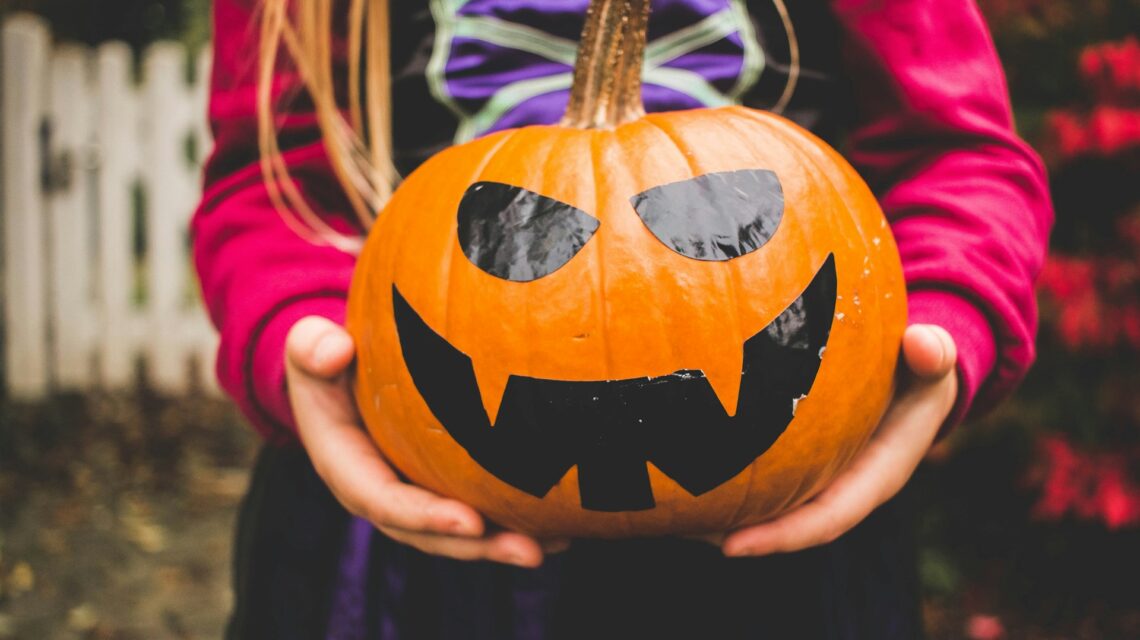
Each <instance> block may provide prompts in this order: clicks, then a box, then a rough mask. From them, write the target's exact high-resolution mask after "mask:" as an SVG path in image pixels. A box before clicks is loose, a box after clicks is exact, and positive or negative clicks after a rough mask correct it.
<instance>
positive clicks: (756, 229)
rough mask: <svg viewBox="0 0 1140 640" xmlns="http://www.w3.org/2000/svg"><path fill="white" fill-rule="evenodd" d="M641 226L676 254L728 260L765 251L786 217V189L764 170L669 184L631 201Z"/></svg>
mask: <svg viewBox="0 0 1140 640" xmlns="http://www.w3.org/2000/svg"><path fill="white" fill-rule="evenodd" d="M630 202H631V203H632V204H633V208H634V209H636V210H637V215H638V216H640V217H641V221H642V222H644V223H645V226H646V227H648V228H649V230H650V231H651V232H653V235H655V236H657V239H658V240H660V241H661V242H663V243H665V246H667V247H669V248H670V249H672V250H673V251H676V252H677V253H679V254H681V255H683V256H686V257H689V258H694V259H697V260H731V259H732V258H739V257H740V256H743V255H746V254H749V253H751V252H753V251H755V250H757V249H759V248H760V247H762V246H764V244H765V243H767V242H768V240H770V239H771V238H772V234H774V233H776V227H778V226H779V225H780V220H781V219H782V218H783V217H784V189H783V187H782V186H780V179H779V178H778V177H776V174H775V173H773V172H772V171H768V170H767V169H748V170H743V171H724V172H720V173H707V174H705V175H702V176H697V177H695V178H690V179H689V180H682V181H681V182H672V183H669V184H664V185H661V186H659V187H654V188H652V189H649V190H648V191H644V192H642V193H639V194H638V195H636V196H634V197H632V198H630Z"/></svg>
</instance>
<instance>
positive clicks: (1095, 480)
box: [1030, 435, 1140, 529]
mask: <svg viewBox="0 0 1140 640" xmlns="http://www.w3.org/2000/svg"><path fill="white" fill-rule="evenodd" d="M1135 453H1136V452H1133V454H1132V455H1126V454H1122V453H1118V452H1112V453H1086V452H1080V451H1077V450H1076V449H1074V448H1073V446H1072V445H1071V444H1070V443H1069V442H1068V441H1066V440H1065V439H1064V438H1063V437H1062V436H1058V435H1052V436H1046V437H1043V438H1042V439H1041V440H1040V442H1039V443H1038V465H1037V469H1036V472H1035V473H1034V474H1033V475H1032V476H1031V477H1030V480H1031V481H1034V482H1035V483H1039V484H1040V486H1041V497H1040V498H1039V499H1038V501H1037V504H1036V505H1035V506H1034V508H1033V513H1034V515H1035V516H1037V517H1038V518H1042V519H1046V520H1058V519H1060V518H1062V517H1064V516H1065V515H1066V514H1068V513H1070V512H1071V513H1073V514H1074V515H1076V516H1077V517H1078V518H1081V519H1083V520H1093V519H1096V520H1100V521H1102V522H1103V523H1104V524H1105V526H1107V527H1108V528H1109V529H1120V528H1123V527H1131V526H1135V525H1137V524H1140V485H1138V484H1137V483H1136V482H1134V481H1133V479H1132V477H1131V476H1130V473H1129V466H1130V462H1136V461H1140V456H1137V455H1135Z"/></svg>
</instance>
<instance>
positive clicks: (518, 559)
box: [506, 553, 530, 568]
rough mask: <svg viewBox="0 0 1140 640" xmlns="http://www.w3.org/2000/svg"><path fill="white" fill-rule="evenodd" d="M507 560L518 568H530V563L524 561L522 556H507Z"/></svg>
mask: <svg viewBox="0 0 1140 640" xmlns="http://www.w3.org/2000/svg"><path fill="white" fill-rule="evenodd" d="M506 560H507V562H508V563H509V564H513V565H515V566H518V567H523V568H526V567H529V566H530V563H529V562H527V561H526V560H525V559H523V557H522V556H520V555H518V554H516V553H511V554H507V558H506Z"/></svg>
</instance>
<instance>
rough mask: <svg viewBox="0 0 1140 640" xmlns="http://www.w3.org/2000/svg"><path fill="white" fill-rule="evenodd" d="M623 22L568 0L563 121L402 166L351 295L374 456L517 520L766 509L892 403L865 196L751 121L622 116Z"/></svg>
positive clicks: (626, 99) (827, 156) (852, 446)
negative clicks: (583, 17)
mask: <svg viewBox="0 0 1140 640" xmlns="http://www.w3.org/2000/svg"><path fill="white" fill-rule="evenodd" d="M647 16H648V1H647V0H594V2H592V3H591V8H590V10H589V14H588V18H587V26H586V30H585V33H584V35H583V39H582V44H581V49H580V51H579V59H578V63H577V67H576V69H575V79H574V88H573V90H572V95H571V99H570V104H569V107H568V110H567V115H566V117H565V118H564V120H563V122H562V123H561V124H559V125H557V126H530V127H525V128H521V129H516V130H510V131H503V132H499V133H495V134H492V135H489V136H486V137H484V138H481V139H477V140H475V141H472V142H470V143H467V144H463V145H459V146H455V147H452V148H450V149H447V150H445V151H443V152H441V153H439V154H437V155H436V156H434V157H433V158H431V159H429V160H428V161H427V162H426V163H424V164H423V165H422V166H421V167H420V168H419V169H417V170H416V171H415V172H414V173H413V174H412V175H410V176H409V177H408V178H407V180H405V181H404V183H403V184H402V185H401V186H400V187H399V189H397V191H396V192H395V194H394V195H393V197H392V198H391V200H390V202H389V203H388V205H387V206H386V207H385V209H384V210H383V211H382V212H381V214H380V216H379V218H378V220H377V223H376V224H375V226H374V227H373V228H372V230H371V232H370V234H369V237H368V238H367V241H366V243H365V246H364V249H363V251H362V253H361V255H360V258H359V262H358V266H357V269H356V273H355V276H354V280H353V285H352V289H351V293H350V299H349V308H348V327H349V330H350V332H351V334H352V335H353V337H354V339H355V340H356V344H357V349H358V360H357V367H356V378H355V385H356V386H355V393H356V398H357V402H358V405H359V409H360V413H361V416H362V417H363V420H364V422H365V424H366V425H367V428H368V430H369V432H370V433H371V435H372V437H373V438H374V440H375V442H376V444H377V446H378V447H379V449H380V450H381V452H382V453H383V454H384V455H385V456H386V457H387V458H388V459H389V460H390V461H391V462H392V463H393V464H394V465H395V466H396V467H397V468H398V469H399V470H400V471H401V472H402V473H403V474H404V475H405V476H406V477H407V478H408V479H409V480H410V481H411V482H414V483H416V484H418V485H421V486H423V487H426V488H428V489H430V490H433V491H436V492H438V493H440V494H443V495H446V496H451V497H454V498H457V499H459V500H462V501H464V502H466V503H468V504H471V505H472V506H474V507H475V508H476V509H477V510H479V511H480V512H482V513H483V514H485V515H486V516H487V517H488V518H490V519H491V520H492V521H494V522H497V523H499V524H501V525H503V526H505V527H508V528H511V529H516V530H519V531H523V532H527V533H531V534H534V535H538V536H599V537H623V536H638V535H659V534H688V533H700V532H713V531H726V530H731V529H734V528H738V527H740V526H743V525H747V524H751V523H755V522H759V521H762V520H765V519H768V518H772V517H774V516H776V515H778V514H780V513H782V512H784V511H786V510H788V509H790V508H792V507H795V506H796V505H799V504H801V503H803V502H804V501H806V500H807V499H809V498H810V497H811V496H812V495H813V494H815V493H817V492H818V491H819V490H820V489H822V488H823V487H824V486H826V485H827V483H828V482H829V481H831V480H832V479H833V478H834V477H835V476H836V474H838V473H839V472H840V471H842V470H843V468H844V467H845V465H846V464H847V463H848V462H849V461H850V460H851V459H852V458H853V456H855V454H856V453H857V452H858V451H859V450H860V448H861V447H863V446H864V444H865V443H866V441H867V440H868V438H869V437H870V435H871V433H872V432H873V431H874V429H875V427H876V425H877V423H878V421H879V419H880V417H881V416H882V414H883V412H884V411H885V408H886V406H887V404H888V402H889V400H890V397H891V395H892V392H893V380H894V373H895V366H896V362H897V359H898V352H899V346H900V342H901V338H902V333H903V329H904V327H905V323H906V311H905V309H906V304H905V291H904V285H903V276H902V269H901V266H900V262H899V256H898V252H897V249H896V247H895V244H894V240H893V238H892V236H891V233H890V229H889V228H888V227H887V223H886V220H885V219H884V217H883V214H882V212H881V210H880V208H879V206H878V204H877V203H876V200H875V198H874V196H873V195H872V193H871V191H870V190H869V189H868V187H867V186H866V184H864V182H863V181H862V180H861V179H860V178H859V176H858V175H857V174H856V172H855V171H854V170H853V169H852V167H851V166H850V165H848V163H847V162H845V161H844V160H843V158H841V157H840V155H839V154H838V153H836V152H835V151H834V150H832V149H831V148H829V147H828V146H827V145H826V144H825V143H824V142H822V141H820V140H819V139H817V138H815V137H814V136H812V135H811V134H810V133H808V132H806V131H804V130H803V129H801V128H800V127H798V126H796V125H795V124H793V123H791V122H790V121H788V120H785V119H783V118H781V117H779V116H777V115H773V114H771V113H765V112H759V111H755V110H750V109H747V108H743V107H737V106H734V107H727V108H717V109H698V110H691V111H682V112H670V113H655V114H650V115H646V114H645V112H644V109H643V108H642V106H641V99H640V84H639V70H640V68H641V58H642V49H643V48H644V43H645V25H646V22H647Z"/></svg>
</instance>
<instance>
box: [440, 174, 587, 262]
mask: <svg viewBox="0 0 1140 640" xmlns="http://www.w3.org/2000/svg"><path fill="white" fill-rule="evenodd" d="M458 217H459V246H460V247H462V249H463V253H464V255H466V256H467V259H468V260H470V261H471V263H472V264H474V265H475V266H477V267H479V268H480V269H482V270H483V271H485V272H487V273H489V274H491V275H493V276H495V277H497V278H502V279H504V280H512V281H514V282H530V281H531V280H537V279H539V278H541V277H543V276H546V275H550V274H551V273H553V272H554V271H555V270H557V269H559V268H560V267H562V266H563V265H564V264H566V263H567V262H569V261H570V259H571V258H573V257H574V256H575V255H576V254H577V253H578V252H579V251H580V250H581V249H582V247H583V246H584V245H585V244H586V242H587V241H589V239H590V237H591V236H593V235H594V232H595V231H597V230H598V220H597V218H594V217H593V216H591V215H589V214H587V213H586V212H585V211H582V210H581V209H577V208H575V207H572V206H570V205H568V204H566V203H564V202H559V201H558V200H555V199H554V198H548V197H546V196H543V195H539V194H537V193H534V192H533V191H528V190H526V189H523V188H522V187H514V186H511V185H509V184H503V183H501V182H476V183H475V184H473V185H471V186H470V187H468V188H467V193H465V194H463V199H462V200H461V201H460V202H459V216H458Z"/></svg>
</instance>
